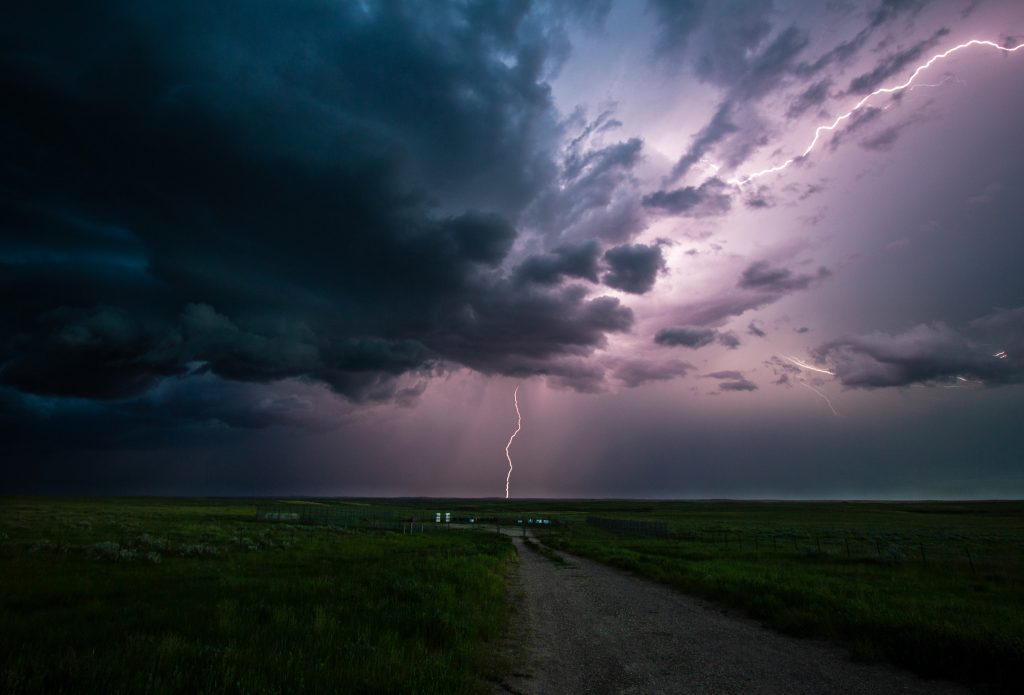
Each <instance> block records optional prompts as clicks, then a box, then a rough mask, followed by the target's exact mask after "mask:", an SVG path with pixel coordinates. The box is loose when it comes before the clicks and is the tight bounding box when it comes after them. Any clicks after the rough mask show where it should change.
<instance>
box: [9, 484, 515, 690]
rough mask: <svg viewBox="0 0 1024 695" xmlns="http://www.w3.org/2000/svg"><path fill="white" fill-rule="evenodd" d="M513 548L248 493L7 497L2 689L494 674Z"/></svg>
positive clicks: (324, 684) (464, 686)
mask: <svg viewBox="0 0 1024 695" xmlns="http://www.w3.org/2000/svg"><path fill="white" fill-rule="evenodd" d="M513 557H514V551H513V549H512V546H511V543H510V542H509V541H508V539H507V538H505V537H502V536H497V535H496V534H493V533H492V534H485V533H460V532H454V531H453V532H447V533H445V532H436V531H435V532H433V533H429V532H428V533H421V534H415V535H404V534H402V533H400V532H397V533H396V532H390V531H380V530H372V529H369V530H353V529H344V528H340V527H327V526H320V525H299V524H288V523H266V522H262V523H261V522H257V521H256V520H255V513H254V508H253V506H252V505H250V504H245V503H233V502H225V501H195V500H66V499H65V500H38V499H6V500H2V501H0V566H2V572H0V626H2V629H0V674H2V675H0V691H2V692H4V693H21V692H47V693H58V692H154V693H163V692H367V693H373V692H379V693H391V692H417V693H475V692H487V691H489V690H490V688H491V685H490V682H489V679H493V678H494V677H497V676H498V675H500V673H501V672H502V670H503V669H504V668H506V664H503V663H501V662H500V661H499V658H498V657H496V656H495V653H496V651H497V650H495V648H494V644H495V642H496V641H498V640H500V639H501V637H502V635H503V634H504V632H505V629H506V625H507V619H508V611H507V600H506V595H505V592H506V582H505V577H506V570H507V563H508V562H509V561H510V560H511V559H512V558H513Z"/></svg>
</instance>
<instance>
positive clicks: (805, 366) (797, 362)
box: [783, 355, 836, 376]
mask: <svg viewBox="0 0 1024 695" xmlns="http://www.w3.org/2000/svg"><path fill="white" fill-rule="evenodd" d="M783 357H785V358H786V359H787V360H789V361H790V362H792V363H793V364H795V365H796V366H798V367H800V369H807V370H809V371H812V372H818V373H819V374H828V375H829V376H835V375H836V373H835V372H830V371H829V370H827V369H822V368H821V367H815V366H814V365H813V364H807V363H806V362H804V361H803V360H801V359H797V358H796V357H790V356H789V355H783Z"/></svg>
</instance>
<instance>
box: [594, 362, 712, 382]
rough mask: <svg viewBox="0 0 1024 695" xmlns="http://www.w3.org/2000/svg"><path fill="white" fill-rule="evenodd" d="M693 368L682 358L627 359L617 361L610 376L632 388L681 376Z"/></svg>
mask: <svg viewBox="0 0 1024 695" xmlns="http://www.w3.org/2000/svg"><path fill="white" fill-rule="evenodd" d="M694 369H696V367H694V366H693V365H692V364H690V363H689V362H684V361H682V360H667V361H655V360H640V359H629V360H621V361H617V362H616V363H615V364H614V367H613V369H612V376H614V378H615V379H617V380H618V381H620V382H622V383H623V384H624V385H626V386H629V387H631V388H632V387H636V386H640V385H641V384H646V383H649V382H654V381H669V380H671V379H676V378H679V377H683V376H686V374H687V373H689V372H690V371H692V370H694Z"/></svg>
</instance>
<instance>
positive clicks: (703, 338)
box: [654, 326, 740, 350]
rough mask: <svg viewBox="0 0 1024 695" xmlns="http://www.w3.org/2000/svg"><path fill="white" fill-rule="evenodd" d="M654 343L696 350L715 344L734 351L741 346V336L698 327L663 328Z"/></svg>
mask: <svg viewBox="0 0 1024 695" xmlns="http://www.w3.org/2000/svg"><path fill="white" fill-rule="evenodd" d="M654 342H655V343H657V344H658V345H664V346H666V347H688V348H693V349H695V350H696V349H697V348H702V347H704V346H705V345H710V344H711V343H715V342H717V343H719V344H720V345H724V346H725V347H727V348H729V349H730V350H734V349H736V348H737V347H739V345H740V339H739V336H737V335H736V334H735V333H733V332H732V331H725V332H720V331H716V330H713V329H711V328H699V327H697V326H678V327H674V328H662V329H661V330H660V331H658V332H657V333H655V334H654Z"/></svg>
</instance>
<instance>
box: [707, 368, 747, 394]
mask: <svg viewBox="0 0 1024 695" xmlns="http://www.w3.org/2000/svg"><path fill="white" fill-rule="evenodd" d="M704 376H705V377H707V378H709V379H718V380H719V384H718V390H719V391H757V384H755V383H754V382H752V381H750V380H749V379H747V378H746V377H745V376H744V375H743V372H739V371H736V370H732V369H729V370H724V371H720V372H711V373H710V374H705V375H704Z"/></svg>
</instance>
